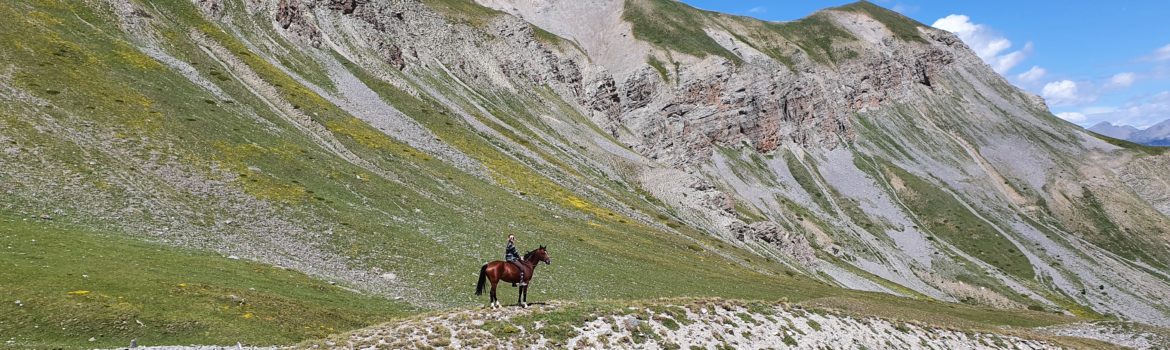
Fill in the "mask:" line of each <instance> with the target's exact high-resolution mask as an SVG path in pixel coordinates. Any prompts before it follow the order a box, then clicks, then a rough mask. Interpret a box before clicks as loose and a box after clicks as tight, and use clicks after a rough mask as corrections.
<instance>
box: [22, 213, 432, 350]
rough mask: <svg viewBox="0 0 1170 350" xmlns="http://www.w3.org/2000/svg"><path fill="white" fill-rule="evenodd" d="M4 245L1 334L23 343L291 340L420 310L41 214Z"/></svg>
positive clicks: (30, 345) (278, 270)
mask: <svg viewBox="0 0 1170 350" xmlns="http://www.w3.org/2000/svg"><path fill="white" fill-rule="evenodd" d="M0 249H3V250H0V295H3V302H2V303H0V334H3V335H4V338H5V339H4V340H5V341H7V340H9V339H8V338H12V339H13V340H15V343H14V344H10V345H14V346H18V347H20V348H57V347H80V346H87V347H116V346H125V345H127V344H129V343H130V340H131V339H135V338H137V339H138V341H139V344H144V345H145V344H190V343H218V344H232V343H235V342H237V341H242V342H244V343H246V344H286V343H289V342H296V341H300V340H304V339H312V338H318V337H322V336H325V335H327V334H331V333H334V332H337V331H341V330H346V329H353V328H356V327H363V326H367V325H370V324H373V323H377V322H380V321H385V320H388V319H391V318H393V317H397V316H402V315H405V314H408V313H411V312H413V309H412V308H410V307H408V306H406V305H404V304H401V303H398V302H394V301H391V300H388V299H385V298H381V297H374V296H367V295H361V294H357V293H353V292H350V291H347V290H345V289H343V288H341V287H339V286H334V285H330V284H329V283H326V282H325V281H321V280H318V279H313V278H310V277H308V276H305V275H304V274H302V273H299V272H296V271H292V270H285V269H282V268H277V267H273V266H270V265H264V264H259V263H254V262H247V261H242V260H231V259H228V258H225V257H222V256H218V255H213V254H208V253H204V252H197V251H188V250H178V249H174V248H171V247H166V246H161V245H157V244H152V243H145V242H141V241H138V240H133V239H129V238H126V237H124V236H122V235H119V234H111V233H107V232H93V231H90V230H88V229H85V228H79V227H75V226H72V225H65V224H54V223H51V222H44V221H41V220H32V221H29V220H26V219H19V218H14V217H11V216H3V217H0ZM17 300H19V301H20V303H21V304H20V305H18V304H16V301H17ZM90 337H93V338H95V340H94V341H93V342H89V341H88V339H89V338H90Z"/></svg>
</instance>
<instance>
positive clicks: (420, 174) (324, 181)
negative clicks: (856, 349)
mask: <svg viewBox="0 0 1170 350" xmlns="http://www.w3.org/2000/svg"><path fill="white" fill-rule="evenodd" d="M0 15H3V16H6V18H12V19H13V20H11V21H4V22H3V23H0V29H2V30H0V48H3V49H2V50H0V62H3V63H2V64H0V96H2V97H3V98H2V99H0V145H3V146H0V169H3V170H2V171H0V192H3V193H4V195H5V200H4V201H0V218H4V220H5V223H6V224H11V225H5V227H4V228H3V229H2V230H0V234H3V236H0V238H2V239H4V240H5V241H4V242H3V243H4V244H11V245H12V246H13V248H8V249H9V250H8V251H3V252H0V263H3V264H5V266H7V265H11V266H15V267H19V269H15V270H11V271H15V273H12V272H8V271H6V272H4V273H0V292H3V293H0V294H4V295H14V296H16V297H17V298H21V300H22V302H23V301H27V300H35V301H36V302H24V303H23V304H24V305H23V306H22V305H16V304H17V303H12V302H10V301H3V303H0V334H5V335H7V334H19V335H20V336H21V338H20V339H13V341H14V342H15V343H13V344H15V345H14V346H19V347H44V348H50V347H86V346H89V347H93V346H122V345H124V344H126V343H127V342H128V340H129V339H133V338H135V337H138V338H140V339H142V340H143V341H145V340H147V339H150V340H151V342H152V345H153V344H184V343H220V344H223V343H232V339H237V340H238V341H244V342H246V343H249V344H256V345H274V344H290V343H294V342H297V341H301V340H306V339H314V338H320V337H322V336H324V335H325V334H331V333H338V332H342V331H347V330H352V329H355V328H358V327H364V326H368V325H371V324H374V323H377V322H383V321H388V320H392V319H396V318H397V317H400V316H402V315H406V314H413V313H418V312H421V311H427V310H440V309H449V308H466V307H472V306H478V305H482V304H484V303H486V298H485V299H477V298H474V296H473V295H472V290H473V288H474V282H475V280H474V279H475V277H476V271H477V270H478V269H479V267H480V265H482V264H483V263H484V262H486V261H489V260H496V259H499V258H501V257H502V249H503V238H504V237H505V236H506V235H507V234H508V233H516V234H517V235H518V236H519V239H520V246H521V248H522V249H529V248H534V247H536V246H537V245H546V246H548V247H549V254H550V255H551V256H552V257H553V260H554V264H552V265H549V266H541V267H540V268H539V269H538V271H537V273H536V282H535V283H534V284H533V289H532V294H531V295H532V298H533V299H538V300H542V301H543V300H569V301H595V300H603V299H619V300H643V299H655V298H664V297H693V298H702V297H720V298H728V299H745V300H769V301H774V300H778V299H781V298H787V299H788V300H789V301H790V302H793V303H800V302H808V303H830V304H831V305H832V307H833V308H834V309H843V310H848V311H849V312H853V313H856V314H857V315H873V316H876V317H884V318H887V319H901V320H919V321H922V322H928V323H929V322H931V320H932V319H933V318H935V317H936V316H938V315H946V314H949V313H952V312H953V309H954V308H962V309H964V310H972V311H971V312H972V313H971V314H967V315H960V316H956V317H959V318H962V319H965V320H967V321H966V322H968V323H965V324H964V325H962V327H964V328H971V329H974V328H983V329H986V330H987V331H990V332H994V331H995V330H994V329H996V327H998V326H1016V327H1032V326H1037V325H1040V324H1043V325H1058V324H1068V323H1079V322H1086V321H1097V320H1104V319H1116V320H1122V321H1126V322H1136V323H1140V324H1146V325H1151V326H1156V327H1170V303H1167V302H1166V301H1167V300H1170V267H1168V266H1170V186H1168V185H1167V184H1168V183H1170V173H1167V172H1165V171H1164V169H1165V166H1166V165H1167V164H1170V156H1167V155H1164V154H1163V152H1162V151H1161V150H1160V149H1156V148H1144V147H1140V146H1137V145H1133V144H1129V143H1126V142H1123V141H1118V140H1114V139H1110V138H1104V137H1099V136H1097V135H1095V134H1092V133H1089V132H1086V131H1084V130H1083V129H1081V128H1080V127H1077V126H1075V125H1072V124H1069V123H1066V122H1063V121H1061V120H1060V119H1058V118H1056V117H1054V116H1053V115H1052V114H1051V113H1050V112H1049V111H1048V109H1047V107H1046V106H1045V105H1044V104H1043V102H1042V101H1041V100H1039V98H1038V97H1036V96H1032V95H1028V94H1026V93H1024V92H1022V91H1020V90H1019V89H1017V88H1015V87H1013V86H1011V85H1010V84H1009V83H1008V82H1007V81H1005V80H1004V79H1003V78H1002V77H1000V76H999V75H997V74H995V73H994V71H992V70H991V69H990V68H989V67H988V66H986V65H985V64H983V63H982V62H981V61H980V60H979V59H978V57H976V56H975V55H974V53H972V52H971V50H970V49H968V48H967V47H966V46H965V45H964V44H963V43H962V42H961V41H959V40H958V38H957V37H955V36H954V35H952V34H950V33H946V32H943V31H939V30H936V29H932V28H929V27H926V26H923V25H922V24H920V23H917V22H914V21H913V20H910V19H908V18H905V17H902V16H901V15H898V14H896V13H894V12H891V11H888V10H885V9H883V8H881V7H878V6H876V5H873V4H870V3H868V2H859V3H855V4H851V5H846V6H843V7H839V8H831V9H826V10H823V11H820V12H817V13H814V14H812V15H810V16H809V17H807V18H804V19H801V20H798V21H793V22H785V23H773V22H763V21H758V20H754V19H750V18H745V17H737V16H731V15H725V14H719V13H713V12H706V11H701V10H697V9H694V8H691V7H688V6H686V5H682V4H681V3H677V2H674V1H669V0H627V1H617V0H588V1H571V0H557V1H547V2H545V1H542V2H536V1H521V0H514V1H513V0H481V1H480V2H478V3H476V2H470V1H467V0H424V1H421V2H419V1H365V0H271V1H241V0H192V1H188V0H160V1H138V0H101V1H87V2H70V1H38V2H7V3H4V4H0ZM595 28H601V30H595ZM32 237H38V238H32ZM32 239H37V240H40V241H42V242H44V241H51V242H54V243H53V244H57V247H60V248H58V249H41V248H39V246H31V245H27V243H24V242H25V241H26V240H32ZM10 242H11V243H10ZM60 249H65V250H66V252H71V251H84V250H85V249H96V250H98V251H103V252H108V253H107V254H103V255H99V256H98V258H92V257H90V258H87V260H84V261H78V260H72V259H75V256H74V255H72V254H61V253H60ZM171 255H173V256H175V257H176V258H175V259H174V260H170V261H168V260H167V259H166V258H165V257H166V256H171ZM87 256H88V255H87ZM115 257H135V258H134V259H142V260H133V259H130V260H128V261H129V262H124V261H121V260H122V259H120V258H115ZM184 259H188V260H184ZM237 259H238V260H237ZM244 261H247V262H246V263H245V262H244ZM135 263H137V264H138V265H133V264H135ZM30 264H34V265H35V264H44V265H43V266H50V267H49V268H45V269H50V270H44V271H40V270H37V269H34V268H32V267H30V266H33V265H30ZM87 265H88V266H91V267H92V269H93V270H95V271H104V273H97V272H95V273H86V272H77V271H75V270H78V269H80V267H84V266H87ZM141 265H147V266H156V269H154V270H146V271H137V270H136V268H131V267H130V266H141ZM66 267H69V268H66ZM270 270H272V271H289V273H288V274H284V273H283V272H280V273H273V272H271V271H270ZM161 271H165V273H164V272H161ZM61 273H66V276H60V274H61ZM79 273H81V274H88V275H90V277H86V278H89V280H88V281H89V282H85V281H86V280H82V281H78V280H76V278H75V276H76V275H77V274H79ZM38 274H46V275H48V276H52V278H48V277H45V278H44V281H43V282H42V283H27V281H29V280H31V279H32V278H33V277H31V276H38ZM192 276H196V277H198V276H203V277H201V278H200V279H197V280H196V279H191V278H192ZM142 279H149V280H152V281H156V282H157V283H154V282H152V283H151V284H147V285H144V286H142V287H134V288H129V287H125V285H126V284H134V283H135V282H133V281H137V280H142ZM250 281H256V282H250ZM260 281H262V282H260ZM83 282H84V283H92V286H89V285H84V284H79V283H83ZM178 283H187V284H188V285H191V284H192V283H198V284H199V285H200V286H206V288H208V290H209V291H208V292H207V294H200V295H194V296H183V297H184V298H187V297H190V298H193V299H191V301H185V300H186V299H179V300H172V299H159V297H158V296H159V295H167V294H166V293H171V294H174V293H176V292H175V290H176V289H175V287H174V286H175V285H177V284H178ZM261 283H263V284H261ZM253 285H255V286H253ZM10 286H19V287H15V288H14V287H10ZM82 287H84V288H87V289H85V290H87V291H89V293H91V294H88V295H93V296H100V298H101V300H99V301H94V302H95V303H98V304H101V303H106V304H110V305H111V306H108V307H113V308H126V309H127V310H130V311H125V312H122V311H110V310H108V309H105V308H104V307H106V306H103V307H101V308H99V307H97V306H96V305H98V304H94V305H95V306H94V307H92V308H78V309H77V310H76V311H75V312H73V313H72V314H71V316H70V317H71V318H70V319H69V320H68V321H67V322H66V321H62V320H58V319H53V318H52V317H49V316H45V315H51V314H53V313H56V312H58V311H55V310H58V309H55V308H56V307H62V305H66V304H68V303H70V302H72V301H74V299H75V298H77V297H78V296H77V295H74V294H69V292H71V291H76V290H81V288H82ZM243 288H256V289H257V291H255V293H258V294H261V295H258V296H254V297H249V296H244V298H245V299H249V300H251V299H252V298H258V299H259V300H269V299H275V300H280V302H272V304H266V305H267V306H265V307H267V308H265V307H257V308H256V309H248V310H243V311H246V312H250V313H251V315H252V317H248V318H245V319H240V318H242V317H243V316H242V315H244V313H242V312H237V311H241V310H236V309H233V307H237V306H239V305H236V306H233V304H232V302H233V301H232V300H233V299H232V298H230V297H228V296H229V295H235V296H240V295H242V294H249V293H250V292H252V291H251V290H250V289H248V291H247V292H245V291H243V290H242V289H243ZM263 290H269V291H286V292H282V293H284V294H281V293H277V292H263ZM180 291H181V290H180ZM10 292H11V293H10ZM513 293H514V289H511V288H507V287H505V288H504V291H503V292H502V299H503V300H504V301H505V302H507V301H510V300H511V299H509V298H512V297H514V294H513ZM119 297H121V298H123V299H124V300H126V301H124V302H116V301H115V300H120V299H118V298H119ZM87 298H90V297H87ZM87 300H88V299H87ZM180 300H183V301H180ZM187 303H193V305H197V306H193V307H192V308H194V310H184V309H176V308H174V307H172V305H176V304H184V305H185V304H187ZM123 304H126V305H123ZM53 305H56V306H53ZM79 305H81V304H79ZM198 305H202V306H198ZM362 305H365V306H362ZM217 307H227V309H222V310H220V309H217ZM293 308H295V309H305V310H309V312H306V313H305V315H304V320H303V322H306V323H307V324H299V323H295V322H293V323H288V322H289V321H283V317H282V315H285V313H286V312H288V310H289V309H293ZM118 310H120V309H118ZM1004 310H1010V311H1004ZM119 312H122V313H119ZM237 313H238V314H239V315H236V314H237ZM1017 314H1029V315H1032V317H1036V318H1038V319H1040V320H1042V322H1036V324H1027V325H1024V324H1014V323H1013V321H1011V319H1010V318H1011V317H1012V316H1010V315H1017ZM135 315H145V316H141V317H148V316H149V317H153V318H154V319H155V320H163V321H160V322H175V323H178V324H187V325H191V326H190V327H189V329H188V328H182V327H180V328H179V330H177V331H172V330H170V329H163V330H159V329H154V328H148V329H145V330H143V329H134V328H133V327H129V328H127V327H121V326H118V325H120V324H122V323H125V324H130V322H132V321H131V318H134V319H135V320H140V321H144V323H145V321H147V320H143V319H141V318H138V317H137V316H135ZM981 315H982V316H981ZM986 315H1001V316H986ZM237 316H238V317H239V318H237ZM149 317H148V318H149ZM60 322H66V323H69V322H75V323H81V324H88V325H109V324H114V325H115V326H92V328H85V329H86V330H94V331H97V332H98V333H99V334H98V335H89V334H85V333H92V332H82V331H80V330H79V331H76V332H74V331H70V330H68V329H65V330H63V331H62V332H60V333H57V332H56V331H54V332H47V331H41V330H40V329H47V328H49V327H50V326H53V327H54V329H55V325H56V324H59V323H60ZM240 325H247V326H246V327H244V326H240ZM30 326H31V327H32V328H31V329H30V328H29V327H30ZM296 327H302V328H300V329H296ZM303 327H310V328H312V327H318V328H317V329H318V330H322V331H305V330H304V329H305V328H303ZM66 328H68V327H66ZM241 328H243V329H246V331H238V329H241ZM91 337H93V338H95V340H94V341H93V342H91V341H89V339H90V338H91Z"/></svg>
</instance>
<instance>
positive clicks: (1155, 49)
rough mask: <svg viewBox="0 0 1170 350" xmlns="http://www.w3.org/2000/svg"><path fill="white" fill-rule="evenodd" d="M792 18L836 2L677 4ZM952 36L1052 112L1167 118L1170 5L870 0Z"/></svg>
mask: <svg viewBox="0 0 1170 350" xmlns="http://www.w3.org/2000/svg"><path fill="white" fill-rule="evenodd" d="M682 1H683V2H685V3H687V4H690V5H691V6H694V7H698V8H701V9H706V10H712V11H719V12H724V13H731V14H738V15H745V16H752V17H756V18H759V19H763V20H769V21H790V20H795V19H799V18H801V17H804V16H807V15H809V14H811V13H813V12H815V11H816V10H818V9H822V8H826V7H832V6H838V5H844V4H847V3H850V2H852V1H841V0H740V1H721V0H682ZM872 2H873V3H875V4H877V5H879V6H882V7H885V8H888V9H891V10H894V11H898V12H900V13H902V14H903V15H905V16H907V17H910V18H913V19H915V20H918V21H919V22H922V23H924V24H927V25H930V26H933V27H935V28H939V29H945V30H948V31H952V32H955V33H956V34H958V35H959V37H960V38H961V39H963V41H964V42H965V43H967V46H970V47H971V48H972V49H973V50H975V52H976V53H977V54H978V55H979V57H980V58H982V59H983V60H984V61H985V62H987V63H988V64H989V65H991V66H992V68H993V69H995V71H996V72H999V73H1000V74H1001V75H1003V76H1004V77H1006V78H1007V79H1008V80H1009V81H1011V82H1012V83H1013V84H1015V85H1016V86H1019V87H1020V88H1023V89H1025V90H1027V91H1029V92H1032V93H1035V94H1037V95H1040V96H1042V97H1044V99H1045V100H1046V101H1047V102H1048V106H1049V108H1051V109H1052V112H1053V113H1055V114H1056V115H1057V116H1058V117H1061V118H1063V119H1065V120H1068V121H1070V122H1073V123H1076V124H1079V125H1082V126H1086V127H1088V126H1092V125H1094V124H1096V123H1099V122H1102V121H1105V122H1110V123H1112V124H1115V125H1132V126H1135V127H1138V128H1146V127H1148V126H1150V125H1153V124H1156V123H1158V122H1160V121H1163V120H1166V119H1170V1H1166V0H1113V1H1084V0H1074V1H1054V0H1039V1H1032V0H1022V1H1021V0H1014V1H1005V0H982V1H938V0H936V1H925V0H873V1H872Z"/></svg>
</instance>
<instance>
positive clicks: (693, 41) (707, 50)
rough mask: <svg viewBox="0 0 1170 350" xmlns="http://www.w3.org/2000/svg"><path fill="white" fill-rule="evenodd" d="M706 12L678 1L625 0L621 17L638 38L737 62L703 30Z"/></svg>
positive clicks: (687, 52) (676, 49)
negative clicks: (631, 26) (630, 26)
mask: <svg viewBox="0 0 1170 350" xmlns="http://www.w3.org/2000/svg"><path fill="white" fill-rule="evenodd" d="M708 15H709V14H708V13H707V12H706V11H703V10H699V9H696V8H694V7H690V6H688V5H686V4H683V3H682V2H679V1H673V0H626V3H625V11H624V12H623V13H622V19H624V20H625V21H627V22H630V24H631V25H633V31H634V37H635V38H638V40H642V41H646V42H649V43H651V44H653V45H655V46H659V47H663V48H667V49H670V50H674V51H678V52H681V53H685V54H688V55H691V56H695V57H706V56H707V55H715V56H720V57H723V58H726V59H728V60H730V61H732V62H736V63H738V62H740V61H741V60H740V58H739V56H736V55H735V54H734V53H732V52H731V51H728V50H727V49H725V48H723V46H722V45H719V43H717V42H715V39H712V38H711V37H710V36H707V33H706V32H705V31H703V28H704V27H705V26H706V25H707V16H708Z"/></svg>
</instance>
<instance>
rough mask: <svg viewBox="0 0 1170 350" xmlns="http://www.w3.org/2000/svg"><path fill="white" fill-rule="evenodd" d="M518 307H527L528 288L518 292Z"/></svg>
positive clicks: (525, 287)
mask: <svg viewBox="0 0 1170 350" xmlns="http://www.w3.org/2000/svg"><path fill="white" fill-rule="evenodd" d="M520 306H523V307H528V286H524V288H523V289H521V290H520Z"/></svg>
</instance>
